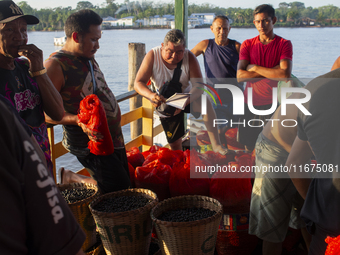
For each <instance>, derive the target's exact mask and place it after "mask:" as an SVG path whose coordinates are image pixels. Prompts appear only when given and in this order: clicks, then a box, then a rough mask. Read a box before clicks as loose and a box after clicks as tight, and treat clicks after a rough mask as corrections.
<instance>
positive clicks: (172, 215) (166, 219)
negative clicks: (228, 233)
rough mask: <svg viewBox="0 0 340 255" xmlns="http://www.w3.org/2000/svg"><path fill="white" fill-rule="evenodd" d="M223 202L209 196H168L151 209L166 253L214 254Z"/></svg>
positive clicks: (174, 254) (178, 254) (152, 217)
mask: <svg viewBox="0 0 340 255" xmlns="http://www.w3.org/2000/svg"><path fill="white" fill-rule="evenodd" d="M222 212H223V210H222V205H221V204H220V202H218V201H217V200H216V199H214V198H211V197H206V196H198V195H194V196H178V197H173V198H169V199H166V200H164V201H162V202H160V203H159V204H158V205H156V206H155V207H154V208H153V209H152V211H151V219H152V220H153V222H154V225H155V228H156V233H157V237H158V239H159V244H160V248H161V250H162V254H169V255H170V254H171V255H183V254H188V255H189V254H194V255H199V254H211V255H212V254H214V250H215V244H216V237H217V232H218V226H219V224H220V221H221V218H222Z"/></svg>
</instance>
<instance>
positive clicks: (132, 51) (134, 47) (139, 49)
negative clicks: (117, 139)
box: [128, 43, 145, 139]
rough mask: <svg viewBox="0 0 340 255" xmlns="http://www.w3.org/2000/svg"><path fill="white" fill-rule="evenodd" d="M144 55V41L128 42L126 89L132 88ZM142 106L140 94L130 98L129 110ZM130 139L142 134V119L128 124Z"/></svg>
mask: <svg viewBox="0 0 340 255" xmlns="http://www.w3.org/2000/svg"><path fill="white" fill-rule="evenodd" d="M144 56H145V44H144V43H129V85H128V86H129V87H128V90H129V91H131V90H134V82H135V79H136V75H137V72H138V69H139V67H140V65H141V64H142V61H143V58H144ZM141 106H142V97H141V96H140V95H138V96H135V97H133V98H131V99H130V110H134V109H136V108H138V107H141ZM130 132H131V139H134V138H136V137H137V136H139V135H141V134H142V120H141V119H139V120H136V121H133V122H131V124H130Z"/></svg>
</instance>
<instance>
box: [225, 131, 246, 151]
mask: <svg viewBox="0 0 340 255" xmlns="http://www.w3.org/2000/svg"><path fill="white" fill-rule="evenodd" d="M237 132H238V128H229V129H228V130H227V131H226V132H225V134H224V135H225V139H226V140H227V147H228V149H229V150H244V145H243V144H242V143H239V142H238V141H237Z"/></svg>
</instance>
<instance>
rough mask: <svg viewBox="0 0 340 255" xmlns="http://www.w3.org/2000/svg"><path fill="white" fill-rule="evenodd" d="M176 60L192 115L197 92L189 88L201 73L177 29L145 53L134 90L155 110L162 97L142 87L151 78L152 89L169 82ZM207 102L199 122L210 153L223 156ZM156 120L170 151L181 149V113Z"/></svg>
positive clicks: (198, 92) (211, 110)
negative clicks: (210, 146) (211, 150)
mask: <svg viewBox="0 0 340 255" xmlns="http://www.w3.org/2000/svg"><path fill="white" fill-rule="evenodd" d="M180 61H183V62H182V65H181V70H182V73H181V76H180V80H179V82H180V83H181V84H182V92H190V93H192V95H191V96H190V103H191V104H192V109H193V111H195V112H200V110H201V104H200V102H201V100H200V96H201V92H200V91H201V90H200V89H197V88H192V86H191V83H194V79H197V80H198V79H201V78H202V74H201V70H200V67H199V64H198V61H197V59H196V57H195V55H194V54H193V53H192V52H190V51H189V50H188V49H186V48H185V37H184V34H183V33H182V32H181V31H180V30H178V29H173V30H170V31H169V32H168V33H167V34H166V36H165V38H164V42H163V43H162V46H158V47H155V48H153V49H152V50H150V51H149V52H148V53H147V54H146V56H145V57H144V60H143V62H142V65H141V66H140V68H139V71H138V73H137V76H136V80H135V85H134V86H135V90H136V91H137V92H138V93H139V94H140V95H142V96H144V97H146V98H148V99H149V100H150V101H151V102H152V104H153V105H154V106H155V107H156V106H159V105H160V104H161V103H164V102H165V99H164V97H163V96H162V95H159V94H158V93H156V92H152V91H151V90H150V89H149V88H148V87H147V85H146V84H147V82H148V81H149V79H151V81H152V82H153V83H154V85H155V87H156V89H158V90H160V89H161V87H162V86H163V84H164V83H165V82H167V81H169V80H171V79H172V77H173V73H174V69H175V68H176V67H177V64H178V63H179V62H180ZM195 85H196V82H195V84H194V86H195ZM207 101H208V102H207V114H205V115H203V121H204V123H205V125H206V128H207V130H208V135H209V138H210V142H211V145H212V147H213V149H214V151H216V152H220V153H222V154H225V153H226V149H225V148H223V147H222V146H221V145H220V140H219V137H218V132H217V128H216V127H215V128H214V127H213V119H216V114H215V112H214V109H213V108H212V105H211V103H210V101H209V100H207ZM160 120H161V123H162V126H163V129H164V131H165V133H166V137H167V140H168V142H169V144H170V147H171V149H172V150H182V136H183V135H184V132H185V127H184V112H183V111H181V110H180V109H178V110H176V112H175V115H174V116H171V117H168V118H163V117H161V118H160Z"/></svg>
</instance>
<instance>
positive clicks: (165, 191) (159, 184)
mask: <svg viewBox="0 0 340 255" xmlns="http://www.w3.org/2000/svg"><path fill="white" fill-rule="evenodd" d="M170 174H171V167H170V166H169V165H166V164H163V163H162V162H160V160H159V159H156V160H154V161H152V162H150V163H149V164H147V165H143V166H139V167H137V168H136V172H135V183H136V187H137V188H145V189H150V190H152V191H153V192H155V193H156V194H157V197H158V199H159V200H160V201H161V200H164V199H166V198H169V197H170V191H169V179H170Z"/></svg>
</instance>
